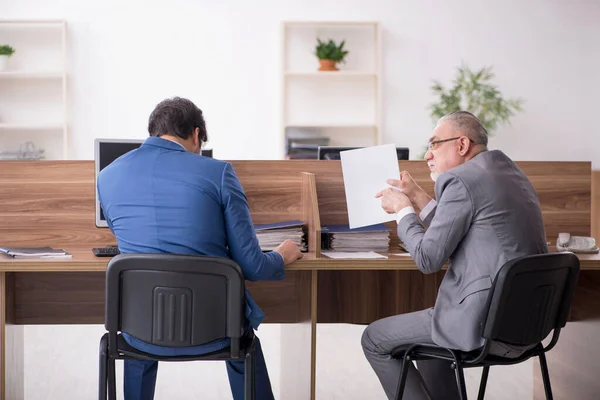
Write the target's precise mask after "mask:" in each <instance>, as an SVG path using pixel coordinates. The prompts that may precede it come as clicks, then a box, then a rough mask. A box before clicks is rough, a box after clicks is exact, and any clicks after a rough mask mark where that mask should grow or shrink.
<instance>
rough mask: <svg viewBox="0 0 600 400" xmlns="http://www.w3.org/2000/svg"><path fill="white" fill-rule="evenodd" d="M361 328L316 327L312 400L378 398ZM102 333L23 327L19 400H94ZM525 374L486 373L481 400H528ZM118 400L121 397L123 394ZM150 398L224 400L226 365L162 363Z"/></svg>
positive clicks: (267, 339)
mask: <svg viewBox="0 0 600 400" xmlns="http://www.w3.org/2000/svg"><path fill="white" fill-rule="evenodd" d="M364 328H365V327H364V326H360V325H346V324H339V325H337V324H336V325H319V330H318V334H317V346H318V348H317V351H318V360H319V363H318V364H317V399H319V400H335V399H340V400H341V399H344V400H351V399H357V400H358V399H360V400H364V399H373V400H378V399H381V400H384V399H385V396H384V394H383V390H382V389H381V387H380V386H379V382H378V380H377V378H376V376H375V374H374V373H373V371H372V370H371V368H370V366H369V364H368V363H367V361H366V360H365V358H364V355H363V353H362V349H361V347H360V337H361V334H362V331H363V330H364ZM103 332H104V327H103V326H101V325H77V326H72V325H71V326H27V327H26V328H25V399H26V400H42V399H43V400H54V399H56V400H59V399H60V400H62V399H65V398H70V399H94V398H97V387H98V341H99V339H100V336H101V335H102V334H103ZM258 335H259V337H260V339H261V343H262V344H263V350H264V353H265V357H266V360H267V366H268V368H269V373H270V376H271V382H272V385H273V389H274V391H275V394H276V397H277V398H278V393H279V373H278V370H279V336H280V326H279V325H267V324H265V325H261V327H260V329H259V331H258ZM532 368H533V365H532V363H524V364H522V365H519V366H511V367H496V368H493V369H492V370H491V372H490V380H489V383H488V391H487V396H486V399H489V400H502V399H507V400H519V399H532V398H533V382H532V378H531V377H532ZM122 375H123V372H122V363H121V362H118V363H117V385H118V387H119V388H122ZM479 377H480V371H476V370H468V371H467V381H468V382H467V384H468V386H469V397H473V398H476V393H477V388H478V383H479V381H478V380H479ZM516 382H518V383H516ZM118 398H119V399H122V398H123V395H122V393H119V394H118ZM155 399H157V400H160V399H170V400H178V399H211V400H212V399H215V400H218V399H231V393H230V391H229V384H228V380H227V374H226V372H225V365H224V364H223V363H220V362H215V363H212V362H211V363H209V362H192V363H162V364H160V366H159V372H158V380H157V387H156V396H155ZM282 400H285V399H282Z"/></svg>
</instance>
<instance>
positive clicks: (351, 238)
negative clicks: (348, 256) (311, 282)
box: [321, 224, 390, 253]
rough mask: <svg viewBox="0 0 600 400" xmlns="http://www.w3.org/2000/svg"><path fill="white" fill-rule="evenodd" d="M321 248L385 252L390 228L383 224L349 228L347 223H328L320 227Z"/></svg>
mask: <svg viewBox="0 0 600 400" xmlns="http://www.w3.org/2000/svg"><path fill="white" fill-rule="evenodd" d="M321 232H322V233H321V243H322V246H321V247H322V249H324V250H334V251H345V252H368V251H375V252H384V253H385V252H387V251H388V250H389V246H390V230H389V229H388V227H387V226H385V225H384V224H377V225H370V226H365V227H361V228H354V229H350V227H349V225H328V226H324V227H322V228H321Z"/></svg>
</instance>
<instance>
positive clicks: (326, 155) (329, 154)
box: [317, 146, 408, 160]
mask: <svg viewBox="0 0 600 400" xmlns="http://www.w3.org/2000/svg"><path fill="white" fill-rule="evenodd" d="M356 149H362V147H347V146H319V149H318V150H317V159H319V160H339V159H340V152H341V151H346V150H356ZM396 154H397V155H398V160H408V147H396Z"/></svg>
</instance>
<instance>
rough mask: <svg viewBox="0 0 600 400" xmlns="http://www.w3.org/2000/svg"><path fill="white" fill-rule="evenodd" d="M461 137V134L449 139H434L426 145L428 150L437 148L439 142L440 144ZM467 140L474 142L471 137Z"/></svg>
mask: <svg viewBox="0 0 600 400" xmlns="http://www.w3.org/2000/svg"><path fill="white" fill-rule="evenodd" d="M461 137H463V136H456V137H453V138H449V139H442V140H435V141H433V142H429V145H428V146H427V148H428V149H429V151H433V150H435V149H437V148H438V147H440V144H442V143H444V142H449V141H451V140H456V139H460V138H461ZM469 142H472V143H475V142H474V141H473V140H472V139H469Z"/></svg>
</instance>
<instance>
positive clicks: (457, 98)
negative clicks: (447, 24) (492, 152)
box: [423, 65, 524, 156]
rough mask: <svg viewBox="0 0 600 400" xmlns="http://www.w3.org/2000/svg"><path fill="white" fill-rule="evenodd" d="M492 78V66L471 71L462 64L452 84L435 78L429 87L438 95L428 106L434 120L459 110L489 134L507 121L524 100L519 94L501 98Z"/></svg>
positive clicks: (519, 108)
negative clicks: (444, 84) (471, 116)
mask: <svg viewBox="0 0 600 400" xmlns="http://www.w3.org/2000/svg"><path fill="white" fill-rule="evenodd" d="M493 78H494V73H493V72H492V67H491V66H490V67H483V68H481V69H479V70H475V71H473V70H471V69H469V68H468V67H467V66H466V65H462V66H460V67H459V68H458V69H457V71H456V75H455V77H454V80H453V82H452V86H450V87H448V88H446V87H444V86H443V85H442V84H441V83H440V82H439V81H435V80H434V81H433V85H432V86H431V90H432V91H433V93H434V94H435V95H436V96H437V97H438V99H437V101H435V102H434V103H432V104H431V105H430V106H429V110H430V116H431V119H432V121H433V123H434V124H436V123H437V121H438V120H439V119H440V118H441V117H443V116H444V115H446V114H448V113H451V112H454V111H459V110H466V111H470V112H472V113H473V114H475V115H476V116H477V118H479V120H480V121H481V123H482V124H483V126H485V128H486V129H487V131H488V134H489V135H490V136H492V135H493V134H494V132H495V131H496V130H497V128H498V127H500V126H501V125H504V124H507V123H510V118H511V117H512V116H513V115H515V114H516V113H517V112H520V111H522V110H523V102H524V101H523V99H520V98H511V99H506V98H504V96H503V95H502V93H501V92H500V90H499V89H498V87H497V86H496V85H494V84H493V83H492V80H493ZM424 155H425V152H423V156H424Z"/></svg>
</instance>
